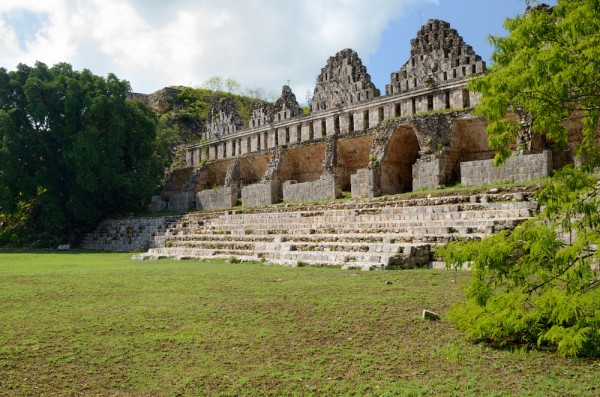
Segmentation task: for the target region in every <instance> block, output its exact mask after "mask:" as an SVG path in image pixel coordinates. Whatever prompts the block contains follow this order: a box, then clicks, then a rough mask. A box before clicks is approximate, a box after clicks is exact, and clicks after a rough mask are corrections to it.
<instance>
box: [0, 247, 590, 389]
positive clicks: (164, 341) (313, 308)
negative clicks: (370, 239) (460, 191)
mask: <svg viewBox="0 0 600 397" xmlns="http://www.w3.org/2000/svg"><path fill="white" fill-rule="evenodd" d="M129 258H130V254H111V253H98V254H96V253H83V252H69V253H9V252H4V253H0V395H1V396H196V395H198V396H213V395H224V396H239V395H248V396H253V395H256V396H264V395H273V396H288V395H298V396H309V395H314V396H331V395H359V396H363V395H370V396H418V395H427V396H429V395H443V396H448V395H459V396H469V395H472V396H480V395H490V396H492V395H493V396H503V395H525V396H529V395H530V396H538V395H539V396H548V395H555V396H567V395H571V396H597V395H599V394H600V361H592V360H579V359H562V358H557V357H556V356H554V355H553V354H551V353H547V352H509V351H498V350H492V349H489V348H486V347H484V346H481V345H473V344H469V343H468V342H466V341H465V340H463V339H462V337H461V335H460V334H459V333H458V332H457V331H456V330H454V329H453V327H452V325H451V324H449V323H447V322H446V321H444V320H442V321H441V322H429V321H425V320H422V319H421V318H420V316H421V312H422V310H423V309H430V310H433V311H437V312H440V313H444V312H445V311H446V310H447V309H448V307H449V306H450V305H451V304H452V303H454V302H458V301H459V300H460V298H461V291H460V286H461V285H464V284H465V282H466V280H467V278H468V276H469V275H468V273H466V272H452V271H433V270H415V271H385V272H370V273H362V272H353V271H341V270H339V269H326V268H309V267H305V268H294V269H292V268H286V267H280V266H268V265H264V264H260V263H253V264H248V263H246V264H228V263H224V262H223V261H207V262H200V261H182V262H177V261H170V260H163V261H151V262H137V261H132V260H130V259H129Z"/></svg>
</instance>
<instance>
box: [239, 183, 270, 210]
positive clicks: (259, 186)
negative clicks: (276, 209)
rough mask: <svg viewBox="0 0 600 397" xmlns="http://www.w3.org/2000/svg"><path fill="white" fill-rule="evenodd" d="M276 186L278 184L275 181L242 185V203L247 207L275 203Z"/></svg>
mask: <svg viewBox="0 0 600 397" xmlns="http://www.w3.org/2000/svg"><path fill="white" fill-rule="evenodd" d="M278 188H279V184H278V183H277V182H275V181H268V182H263V183H255V184H253V185H248V186H244V187H243V188H242V204H243V205H244V206H247V207H259V206H262V205H271V204H275V203H276V202H277V190H278Z"/></svg>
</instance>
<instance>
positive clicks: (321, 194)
mask: <svg viewBox="0 0 600 397" xmlns="http://www.w3.org/2000/svg"><path fill="white" fill-rule="evenodd" d="M340 195H341V190H340V189H339V187H338V186H337V181H336V178H335V177H334V176H333V175H325V176H322V177H321V178H320V179H318V180H316V181H313V182H303V183H295V181H285V182H284V183H283V201H285V202H305V201H315V200H323V199H329V200H333V199H335V198H336V197H338V196H340Z"/></svg>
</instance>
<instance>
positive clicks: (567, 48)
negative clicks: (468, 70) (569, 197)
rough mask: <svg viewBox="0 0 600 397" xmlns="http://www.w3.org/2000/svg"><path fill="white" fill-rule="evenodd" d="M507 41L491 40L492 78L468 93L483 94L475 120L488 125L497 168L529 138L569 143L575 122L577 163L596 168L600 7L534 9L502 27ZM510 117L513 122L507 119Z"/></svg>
mask: <svg viewBox="0 0 600 397" xmlns="http://www.w3.org/2000/svg"><path fill="white" fill-rule="evenodd" d="M505 27H506V29H507V30H508V31H509V32H510V34H509V35H508V36H507V37H490V42H491V44H492V45H493V46H494V48H495V52H494V54H493V55H492V61H493V65H492V68H491V69H490V72H489V73H488V74H486V75H485V76H483V77H482V78H479V79H475V80H474V81H473V82H472V83H471V86H470V88H471V89H472V90H474V91H478V92H481V93H482V94H483V97H482V100H481V101H480V103H479V105H478V106H477V108H476V113H477V114H479V115H482V116H484V117H486V118H487V119H488V120H489V127H488V132H489V133H490V139H489V142H490V146H491V147H492V148H493V149H495V150H497V151H498V155H497V157H496V160H497V162H502V161H504V160H505V159H506V158H507V157H508V156H509V155H510V146H511V144H518V146H520V148H519V149H520V150H521V151H523V152H527V151H528V149H530V144H531V139H532V138H533V134H542V135H545V136H546V137H547V138H548V139H550V140H553V141H555V142H556V143H557V144H559V145H564V144H565V143H566V142H567V137H568V132H567V130H566V129H565V128H564V127H563V126H562V124H561V123H562V122H564V121H565V120H567V119H568V118H570V117H572V116H573V115H579V116H580V117H582V119H583V122H584V125H585V129H584V131H583V142H582V144H581V145H580V146H579V153H578V154H579V155H580V156H581V157H582V158H583V159H586V160H588V161H598V158H599V156H598V152H597V147H596V145H595V140H596V132H597V130H598V127H599V124H598V122H599V120H600V95H599V93H600V80H598V78H597V76H598V75H600V62H598V61H597V60H598V58H599V57H600V35H599V34H598V32H599V31H600V1H599V0H583V1H582V0H560V1H559V2H558V5H557V6H556V7H549V6H545V5H539V6H537V7H532V8H531V7H528V12H527V13H526V14H524V15H519V16H517V17H516V18H514V19H509V20H507V21H506V22H505ZM508 112H512V113H514V114H516V115H518V118H517V120H515V119H507V118H506V115H507V113H508Z"/></svg>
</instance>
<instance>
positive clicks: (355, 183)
mask: <svg viewBox="0 0 600 397" xmlns="http://www.w3.org/2000/svg"><path fill="white" fill-rule="evenodd" d="M350 180H351V184H352V198H365V197H377V196H379V195H380V191H379V173H378V172H377V170H374V169H370V168H362V169H360V170H358V171H357V172H356V174H354V175H352V176H351V177H350Z"/></svg>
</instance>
